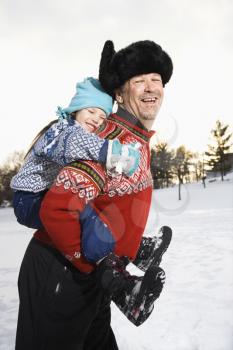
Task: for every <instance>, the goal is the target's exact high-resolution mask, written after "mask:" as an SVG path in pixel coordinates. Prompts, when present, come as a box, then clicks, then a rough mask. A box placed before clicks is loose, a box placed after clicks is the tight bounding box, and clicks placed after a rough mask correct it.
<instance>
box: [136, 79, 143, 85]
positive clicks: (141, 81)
mask: <svg viewBox="0 0 233 350" xmlns="http://www.w3.org/2000/svg"><path fill="white" fill-rule="evenodd" d="M143 81H144V80H142V79H140V80H135V83H136V84H140V83H143Z"/></svg>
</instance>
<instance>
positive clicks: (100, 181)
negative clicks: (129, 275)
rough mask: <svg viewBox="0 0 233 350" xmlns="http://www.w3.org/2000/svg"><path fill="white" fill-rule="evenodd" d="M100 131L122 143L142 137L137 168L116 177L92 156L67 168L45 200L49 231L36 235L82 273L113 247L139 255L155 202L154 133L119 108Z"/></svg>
mask: <svg viewBox="0 0 233 350" xmlns="http://www.w3.org/2000/svg"><path fill="white" fill-rule="evenodd" d="M98 134H99V136H100V137H103V138H107V139H114V138H118V139H119V140H120V142H121V143H135V142H140V143H141V145H142V146H141V148H140V153H141V158H140V165H139V167H138V169H137V171H136V172H135V173H134V174H133V175H132V176H131V177H129V178H128V177H126V176H124V175H118V176H116V177H114V178H111V177H109V176H108V175H107V173H106V171H105V169H103V168H102V167H101V165H100V164H98V163H96V162H93V161H78V162H74V163H72V164H71V165H69V166H66V167H64V168H63V169H62V170H61V172H60V173H59V175H58V176H57V178H56V181H55V183H54V185H53V186H52V187H51V189H50V190H49V191H48V192H47V193H46V195H45V198H44V200H43V203H42V207H41V211H40V217H41V220H42V222H43V224H44V227H45V229H46V231H45V230H44V231H39V230H38V231H36V233H35V235H34V236H35V237H36V238H37V239H39V240H40V241H42V242H44V243H46V244H49V245H52V246H54V247H55V248H56V249H58V250H59V251H60V252H61V253H62V254H63V255H65V256H66V258H67V259H69V260H70V261H71V262H72V263H73V265H74V266H76V267H77V268H78V269H79V270H80V271H82V272H90V271H92V270H93V269H94V266H95V264H94V262H95V261H97V260H99V259H101V258H102V257H104V256H105V255H107V254H108V253H109V252H110V251H114V252H115V253H116V254H117V255H119V256H128V257H129V258H130V259H134V258H135V256H136V254H137V250H138V248H139V245H140V241H141V237H142V234H143V232H144V228H145V225H146V221H147V218H148V214H149V208H150V203H151V194H152V181H151V174H150V150H149V139H150V137H151V136H152V135H153V132H152V131H150V132H148V131H147V130H146V129H145V128H144V127H143V125H142V124H141V123H140V122H139V121H138V120H137V119H136V118H135V117H134V116H132V115H131V114H129V113H128V112H127V111H125V110H123V109H121V108H119V109H118V111H117V115H116V114H113V115H111V116H110V117H109V118H108V120H107V122H106V124H105V125H103V126H102V127H101V128H100V129H99V132H98Z"/></svg>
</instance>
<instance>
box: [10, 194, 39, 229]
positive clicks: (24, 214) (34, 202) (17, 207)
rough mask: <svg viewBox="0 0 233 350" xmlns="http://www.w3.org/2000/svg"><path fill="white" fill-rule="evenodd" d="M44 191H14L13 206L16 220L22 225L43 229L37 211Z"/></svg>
mask: <svg viewBox="0 0 233 350" xmlns="http://www.w3.org/2000/svg"><path fill="white" fill-rule="evenodd" d="M45 193H46V191H41V192H38V193H33V192H26V191H15V192H14V197H13V207H14V212H15V216H16V218H17V221H18V222H19V223H20V224H21V225H24V226H27V227H30V228H34V229H43V225H42V222H41V220H40V216H39V212H40V206H41V202H42V200H43V198H44V195H45Z"/></svg>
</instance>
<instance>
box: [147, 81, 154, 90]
mask: <svg viewBox="0 0 233 350" xmlns="http://www.w3.org/2000/svg"><path fill="white" fill-rule="evenodd" d="M153 90H154V84H153V81H151V80H149V79H148V80H146V81H145V91H153Z"/></svg>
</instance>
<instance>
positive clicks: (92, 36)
mask: <svg viewBox="0 0 233 350" xmlns="http://www.w3.org/2000/svg"><path fill="white" fill-rule="evenodd" d="M232 18H233V2H232V1H231V0H196V1H193V0H159V1H158V0H143V1H141V0H140V1H139V0H118V1H111V0H99V1H95V0H92V1H91V0H40V1H35V0H34V1H32V0H0V47H1V55H0V62H1V64H0V93H1V128H0V162H2V161H4V160H5V159H6V158H7V156H8V155H9V154H10V153H12V152H13V151H14V150H26V149H27V148H28V146H29V144H30V143H31V141H32V139H33V137H34V136H35V135H36V134H37V132H39V131H40V129H41V128H43V127H44V126H45V125H46V124H47V123H48V122H49V121H50V120H52V119H54V118H55V111H56V107H57V106H58V105H60V106H62V107H66V106H67V105H68V104H69V102H70V99H71V98H72V96H73V95H74V93H75V84H76V82H77V81H80V80H82V79H83V78H84V77H86V76H95V77H97V76H98V65H99V60H100V54H101V51H102V47H103V45H104V42H105V40H107V39H110V40H113V42H114V44H115V49H116V50H117V51H118V50H119V49H121V48H123V47H125V46H127V45H129V44H130V43H132V42H134V41H138V40H146V39H149V40H153V41H155V42H156V43H158V44H160V45H161V46H162V47H163V49H164V50H165V51H167V52H168V53H169V55H170V56H171V58H172V60H173V63H174V74H173V76H172V79H171V81H170V82H169V83H168V84H167V85H166V88H165V99H164V103H163V107H162V109H161V111H160V114H159V116H158V117H157V119H156V121H155V124H154V128H155V129H156V131H157V135H158V137H159V139H160V140H162V141H168V142H169V144H170V146H171V147H177V146H179V145H181V144H185V145H186V146H187V148H189V149H190V150H192V151H200V152H203V151H205V150H206V145H207V144H208V143H209V139H208V138H209V136H210V130H211V129H212V128H213V127H214V125H215V121H216V120H217V119H220V120H221V121H223V122H224V123H227V124H230V127H231V129H230V130H231V131H233V108H232V90H233V89H232V82H233V26H232V24H231V23H232Z"/></svg>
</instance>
